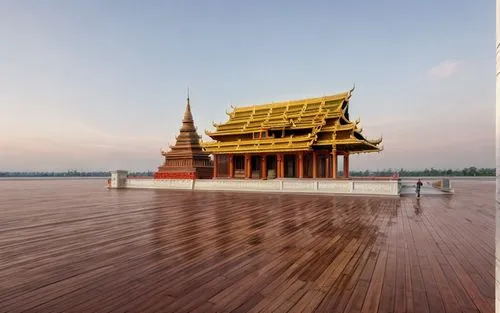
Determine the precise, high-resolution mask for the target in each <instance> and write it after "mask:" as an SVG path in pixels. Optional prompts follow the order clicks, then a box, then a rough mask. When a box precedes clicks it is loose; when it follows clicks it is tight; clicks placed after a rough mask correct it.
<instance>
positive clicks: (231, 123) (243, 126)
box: [202, 88, 382, 154]
mask: <svg viewBox="0 0 500 313" xmlns="http://www.w3.org/2000/svg"><path fill="white" fill-rule="evenodd" d="M353 90H354V88H353V89H352V90H349V91H347V92H342V93H339V94H335V95H330V96H324V97H317V98H308V99H302V100H294V101H283V102H277V103H269V104H263V105H254V106H248V107H233V110H232V112H229V113H228V112H226V114H227V115H228V116H229V119H228V121H227V122H225V123H220V124H216V123H214V127H215V130H214V131H211V132H210V131H205V133H206V134H207V135H208V136H210V137H211V138H212V139H213V140H214V141H213V142H206V143H203V144H202V146H203V147H204V149H205V150H206V151H207V152H210V153H223V154H224V153H250V152H291V151H306V150H311V149H312V147H313V146H329V147H332V146H335V148H336V149H339V150H345V151H347V150H348V151H349V152H353V153H360V152H375V151H381V149H382V148H381V147H378V145H379V144H380V143H381V141H382V139H381V138H380V139H376V140H367V139H365V138H364V136H363V135H362V134H361V131H362V129H361V128H360V127H359V120H357V121H354V122H351V121H349V116H348V105H349V100H350V98H351V94H352V91H353ZM280 130H281V131H287V132H288V133H295V135H294V134H291V135H288V136H285V137H282V138H274V137H267V138H258V139H252V136H251V134H254V133H259V132H262V131H280ZM340 133H343V134H344V135H343V136H338V134H340ZM347 134H348V135H347ZM235 138H236V139H235Z"/></svg>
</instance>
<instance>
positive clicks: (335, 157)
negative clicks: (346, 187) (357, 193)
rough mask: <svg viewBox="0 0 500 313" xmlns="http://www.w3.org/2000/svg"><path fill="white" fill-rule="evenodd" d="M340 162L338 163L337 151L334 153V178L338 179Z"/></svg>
mask: <svg viewBox="0 0 500 313" xmlns="http://www.w3.org/2000/svg"><path fill="white" fill-rule="evenodd" d="M338 171H339V169H338V162H337V150H333V151H332V178H333V179H337V172H338Z"/></svg>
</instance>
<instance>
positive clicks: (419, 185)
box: [417, 178, 423, 198]
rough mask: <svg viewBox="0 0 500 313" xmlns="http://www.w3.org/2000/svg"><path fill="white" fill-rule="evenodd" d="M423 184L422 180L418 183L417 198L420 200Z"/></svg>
mask: <svg viewBox="0 0 500 313" xmlns="http://www.w3.org/2000/svg"><path fill="white" fill-rule="evenodd" d="M422 185H423V183H422V181H421V180H420V178H419V179H418V181H417V198H420V187H422Z"/></svg>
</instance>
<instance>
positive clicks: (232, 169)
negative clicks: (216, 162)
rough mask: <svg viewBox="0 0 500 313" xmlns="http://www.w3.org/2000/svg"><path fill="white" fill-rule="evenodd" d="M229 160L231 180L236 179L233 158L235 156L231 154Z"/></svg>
mask: <svg viewBox="0 0 500 313" xmlns="http://www.w3.org/2000/svg"><path fill="white" fill-rule="evenodd" d="M228 159H229V178H233V177H234V161H233V160H234V158H233V155H232V154H230V155H229V156H228Z"/></svg>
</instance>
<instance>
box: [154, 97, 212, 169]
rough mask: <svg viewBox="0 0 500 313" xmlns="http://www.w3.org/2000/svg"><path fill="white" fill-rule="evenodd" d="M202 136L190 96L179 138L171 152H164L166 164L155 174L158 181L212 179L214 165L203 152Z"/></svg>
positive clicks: (207, 154) (171, 147)
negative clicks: (166, 179)
mask: <svg viewBox="0 0 500 313" xmlns="http://www.w3.org/2000/svg"><path fill="white" fill-rule="evenodd" d="M200 142H201V141H200V136H199V135H198V133H197V131H196V127H195V126H194V121H193V115H192V114H191V105H190V103H189V95H188V97H187V104H186V111H185V112H184V118H183V120H182V127H181V129H180V133H179V136H177V137H176V143H175V145H174V146H170V151H162V152H161V154H162V155H163V156H164V157H165V162H164V163H163V165H162V166H160V167H159V168H158V171H157V172H156V173H155V174H154V178H156V179H165V178H171V179H173V178H177V179H194V178H212V175H213V165H212V161H211V159H210V155H209V153H207V152H205V151H203V148H202V147H201V145H200Z"/></svg>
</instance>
